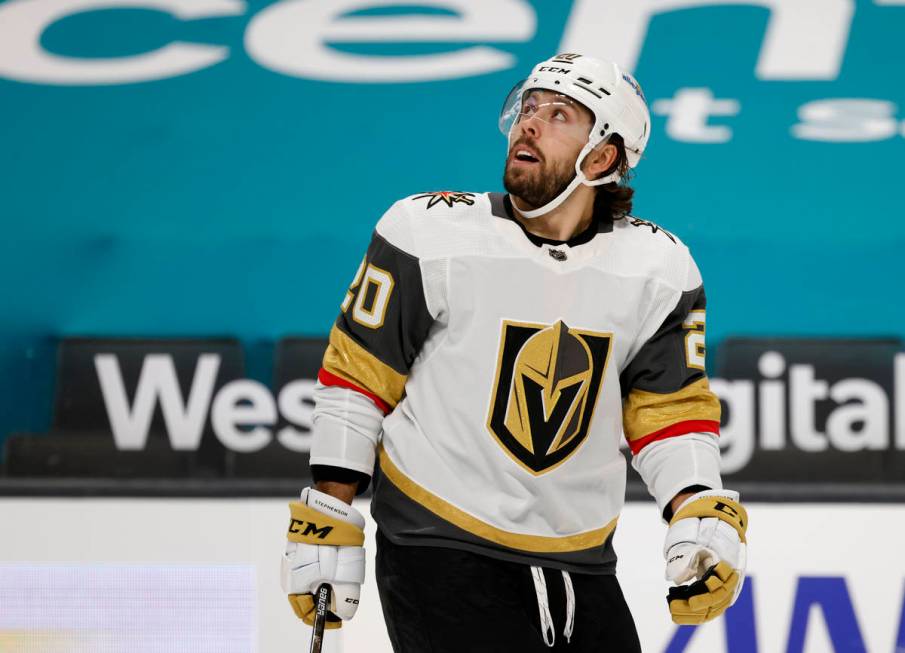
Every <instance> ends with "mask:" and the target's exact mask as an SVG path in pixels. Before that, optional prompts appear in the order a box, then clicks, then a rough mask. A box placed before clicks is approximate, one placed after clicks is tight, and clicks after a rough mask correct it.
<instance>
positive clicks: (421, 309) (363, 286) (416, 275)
mask: <svg viewBox="0 0 905 653" xmlns="http://www.w3.org/2000/svg"><path fill="white" fill-rule="evenodd" d="M364 266H365V267H364V270H365V271H364V273H363V275H362V276H363V279H362V280H361V281H360V282H359V285H358V286H357V287H356V288H355V289H354V292H355V294H356V296H355V300H354V301H351V302H349V303H348V306H346V310H344V311H343V312H342V313H340V315H339V317H338V318H337V320H336V326H337V328H338V329H340V330H341V331H343V332H344V333H345V334H346V335H348V336H349V337H351V338H352V339H353V340H355V341H356V342H357V343H358V344H359V345H361V346H363V347H364V348H365V349H366V350H367V351H368V352H369V353H371V354H372V355H373V356H375V357H376V358H377V359H378V360H380V361H381V362H383V363H385V364H386V365H388V366H390V367H391V368H393V369H394V370H395V371H396V372H398V373H400V374H403V375H407V374H408V372H409V369H410V367H411V365H412V362H413V361H414V360H415V357H416V356H417V355H418V352H419V351H420V350H421V346H422V345H423V344H424V341H425V340H426V339H427V335H428V332H429V330H430V327H431V324H433V321H434V318H433V316H432V315H431V314H430V311H429V310H428V308H427V302H426V299H425V297H424V284H423V280H422V277H421V266H420V263H419V261H418V259H417V258H416V257H415V256H413V255H412V254H409V253H408V252H405V251H403V250H402V249H400V248H398V247H396V246H395V245H393V244H392V243H391V242H389V241H388V240H386V239H385V238H384V237H383V236H381V235H380V234H379V233H377V232H376V231H375V232H374V234H373V236H372V238H371V244H370V245H369V246H368V251H367V254H366V256H365V262H364ZM368 266H372V267H373V268H375V269H376V270H379V272H380V273H385V274H387V275H389V277H390V279H391V280H392V284H391V288H390V290H389V297H388V299H387V300H386V306H385V307H381V306H379V305H378V303H379V302H378V300H379V297H380V293H381V292H384V290H383V289H382V288H381V287H380V284H379V283H378V282H376V281H369V279H373V276H372V277H369V275H368V273H367V268H368ZM360 293H365V295H364V297H359V296H358V295H359V294H360ZM381 308H382V309H383V319H382V320H381V321H380V324H379V325H376V326H373V325H369V324H367V323H366V322H364V321H362V320H359V319H358V318H357V317H356V311H364V312H366V313H368V314H369V315H370V314H373V313H374V311H377V310H380V309H381Z"/></svg>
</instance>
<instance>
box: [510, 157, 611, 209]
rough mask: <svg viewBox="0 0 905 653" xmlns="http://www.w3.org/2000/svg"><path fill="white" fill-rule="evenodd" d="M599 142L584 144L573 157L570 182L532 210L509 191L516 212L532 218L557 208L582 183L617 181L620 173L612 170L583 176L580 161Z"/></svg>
mask: <svg viewBox="0 0 905 653" xmlns="http://www.w3.org/2000/svg"><path fill="white" fill-rule="evenodd" d="M607 140H609V139H607ZM599 144H600V143H593V144H592V143H588V144H587V145H585V146H584V148H583V149H582V150H581V152H579V153H578V157H577V158H576V159H575V177H574V178H573V179H572V181H571V182H569V185H568V186H566V187H565V188H564V189H563V191H562V192H561V193H560V194H559V195H557V196H556V197H554V198H553V199H552V200H550V201H549V202H547V203H546V204H544V205H543V206H540V207H538V208H536V209H534V210H532V211H526V210H525V209H523V208H522V207H520V206H519V205H518V204H517V203H516V201H515V196H513V195H512V193H510V194H509V195H510V199H511V200H512V205H513V206H514V207H515V208H517V209H518V212H519V213H520V214H521V215H522V217H525V218H528V219H529V220H533V219H534V218H539V217H541V216H542V215H546V214H547V213H550V211H552V210H554V209H556V208H558V207H559V205H561V204H562V203H563V202H565V201H566V200H567V199H568V198H569V196H570V195H571V194H572V193H574V192H575V189H576V188H578V187H579V186H580V185H581V184H584V185H585V186H602V185H603V184H608V183H610V182H612V181H619V178H620V175H619V173H618V172H612V173H610V174H608V175H607V176H606V177H602V178H601V179H594V180H589V179H588V178H587V177H585V176H584V172H582V170H581V162H582V161H584V159H585V157H586V156H587V155H588V154H589V153H590V151H591V150H592V149H594V148H595V147H597V145H599Z"/></svg>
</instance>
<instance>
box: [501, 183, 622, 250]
mask: <svg viewBox="0 0 905 653" xmlns="http://www.w3.org/2000/svg"><path fill="white" fill-rule="evenodd" d="M487 196H488V198H489V199H490V212H491V213H492V214H493V215H494V216H496V217H498V218H502V219H504V220H511V221H512V222H514V223H515V224H517V225H518V226H519V228H520V229H521V230H522V233H523V234H525V237H526V238H527V239H528V240H530V241H531V242H532V243H533V244H534V245H536V246H537V247H542V246H544V245H553V246H562V245H565V246H567V247H577V246H578V245H584V244H585V243H589V242H591V240H593V239H594V236H596V235H597V234H601V233H609V232H611V231H612V230H613V221H612V220H611V219H610V218H609V217H605V218H604V217H602V216H599V215H594V218H593V219H592V220H591V224H590V225H589V226H588V228H587V229H585V230H584V231H582V232H581V233H579V234H577V235H575V236H573V237H572V238H570V239H569V240H553V239H551V238H543V237H542V236H538V235H536V234H533V233H531V232H530V231H528V230H527V229H525V226H524V225H523V224H522V223H521V222H519V221H518V220H516V219H515V214H514V212H513V209H512V200H511V199H510V198H509V194H508V193H487Z"/></svg>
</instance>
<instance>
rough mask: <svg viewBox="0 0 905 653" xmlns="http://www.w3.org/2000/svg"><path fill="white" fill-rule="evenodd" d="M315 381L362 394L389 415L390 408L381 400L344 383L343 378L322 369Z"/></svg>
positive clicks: (355, 386)
mask: <svg viewBox="0 0 905 653" xmlns="http://www.w3.org/2000/svg"><path fill="white" fill-rule="evenodd" d="M317 380H318V381H320V382H321V383H323V384H324V385H327V386H338V387H340V388H348V389H349V390H355V392H358V393H360V394H363V395H364V396H365V397H367V398H368V399H370V400H371V401H373V402H374V404H375V405H376V406H377V407H378V408H379V409H380V410H381V411H383V414H384V415H389V414H390V411H391V410H392V408H390V405H389V404H388V403H387V402H385V401H384V400H383V399H381V398H380V397H378V396H377V395H375V394H374V393H373V392H368V391H367V390H365V389H364V388H361V387H359V386H357V385H355V384H354V383H350V382H349V381H346V380H345V379H344V378H342V377H339V376H336V375H335V374H331V373H330V372H328V371H327V370H325V369H324V368H323V367H322V368H321V369H320V371H318V373H317Z"/></svg>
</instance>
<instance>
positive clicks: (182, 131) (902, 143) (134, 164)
mask: <svg viewBox="0 0 905 653" xmlns="http://www.w3.org/2000/svg"><path fill="white" fill-rule="evenodd" d="M222 1H223V2H227V0H222ZM639 1H640V0H639ZM229 3H231V5H232V9H231V14H230V15H220V16H210V17H204V16H201V17H198V18H186V17H185V16H177V15H174V14H173V12H168V11H163V10H161V8H160V5H159V4H158V5H154V4H152V3H147V6H143V4H142V3H141V2H139V1H136V0H123V1H122V2H119V3H118V2H116V1H115V0H107V1H106V2H101V1H100V0H98V1H97V2H94V3H92V2H87V1H85V2H80V1H79V0H64V1H63V2H62V3H58V4H61V5H67V6H70V7H71V10H70V11H69V12H68V13H67V14H66V15H62V16H58V17H57V18H55V19H54V20H52V21H49V22H48V21H45V22H46V24H45V25H43V27H42V29H41V30H40V32H39V33H37V34H35V36H34V38H33V39H32V42H29V40H28V38H25V37H21V35H22V34H23V33H25V32H27V31H28V29H29V25H31V24H32V23H30V22H29V21H32V19H33V17H34V16H38V15H39V14H40V12H41V11H42V10H43V9H42V7H46V6H50V5H52V4H53V3H51V2H50V1H49V0H6V1H4V2H0V118H2V122H0V142H2V151H3V156H2V157H0V189H2V193H0V220H2V227H3V236H2V240H0V274H2V280H3V281H2V289H0V307H2V308H0V311H2V312H0V316H2V317H0V438H2V437H3V435H5V434H7V433H9V432H12V431H41V430H44V429H46V427H47V425H48V422H49V419H50V410H51V398H52V391H53V381H54V366H55V351H56V349H55V345H56V342H58V340H59V339H60V338H63V337H67V336H77V335H78V336H84V335H101V336H133V335H134V336H207V335H233V336H236V337H238V338H240V339H241V340H242V341H243V343H244V344H245V345H246V346H247V348H248V349H247V351H248V352H250V353H249V355H248V364H249V368H250V369H249V373H250V375H251V376H257V377H260V378H263V379H266V378H267V377H268V375H269V369H268V365H269V359H268V354H266V352H267V351H268V347H269V344H268V343H272V342H273V341H274V340H276V339H278V338H280V337H281V336H284V335H290V334H312V335H322V334H325V333H326V332H327V331H328V329H329V326H330V324H331V322H332V320H333V319H334V317H335V314H336V312H337V310H338V305H339V302H340V301H341V300H342V297H343V294H344V288H345V286H346V285H347V284H348V283H349V281H350V280H351V278H352V275H353V273H354V271H355V268H356V266H357V264H358V261H359V260H360V257H361V255H362V252H363V250H364V248H365V246H366V244H367V241H368V239H369V235H370V233H371V229H372V227H373V225H374V223H375V221H376V220H377V219H378V218H379V217H380V215H381V213H382V212H383V210H384V209H385V208H386V207H388V206H389V205H390V204H391V203H392V202H393V201H394V200H395V199H397V198H399V197H401V196H405V195H408V194H411V193H415V192H419V191H428V190H443V189H451V190H470V191H484V190H500V189H501V173H502V164H503V159H504V156H505V147H506V141H505V139H504V137H503V136H502V135H501V134H500V133H499V132H498V130H497V126H496V121H497V114H498V111H499V108H500V105H501V103H502V101H503V99H504V98H505V96H506V94H507V92H508V91H509V89H510V88H511V87H512V85H513V84H514V83H515V82H517V81H518V80H519V79H521V78H522V77H524V76H525V75H526V74H527V73H528V71H529V70H530V68H531V66H532V65H533V64H534V63H535V62H536V61H538V60H540V59H541V58H544V57H547V56H549V55H552V54H555V53H556V52H557V51H560V50H561V49H568V46H569V45H570V44H571V43H572V42H573V41H570V40H569V39H570V38H571V37H569V34H570V33H574V31H575V30H576V29H578V28H581V30H583V31H584V33H585V34H587V33H589V32H590V33H592V34H593V33H594V30H593V28H594V27H595V24H594V22H593V21H594V20H599V21H600V24H599V29H600V35H601V36H600V38H599V39H598V40H595V41H594V43H595V45H594V47H593V48H592V49H594V50H595V51H594V52H590V54H598V55H602V56H608V55H609V56H612V55H611V54H610V52H609V51H608V44H609V43H611V42H615V41H614V40H612V39H609V40H608V37H607V34H613V33H614V32H613V31H612V30H614V29H616V30H618V29H620V28H621V26H620V25H619V23H618V19H619V18H620V16H621V14H620V11H621V10H618V9H616V8H614V7H617V5H619V3H614V2H611V1H610V0H606V1H604V0H600V1H599V2H597V3H596V4H594V3H591V2H589V1H588V0H585V1H583V2H581V1H580V0H576V3H575V4H574V5H573V3H572V2H571V1H567V0H547V1H542V0H537V1H534V2H530V3H529V2H526V1H525V2H517V1H516V0H509V1H508V2H505V3H496V4H494V3H493V2H490V1H489V0H488V1H486V2H485V0H481V1H480V2H478V1H477V0H475V2H472V3H467V2H464V1H463V0H459V1H458V2H450V3H443V2H437V1H432V2H425V3H419V2H417V1H415V0H412V1H411V2H407V3H405V4H404V5H402V4H400V3H392V2H380V1H373V2H367V1H364V0H362V1H361V2H358V3H350V2H345V3H341V4H342V5H343V6H344V7H346V9H347V10H346V11H345V14H344V16H339V17H338V18H336V19H335V20H336V21H337V22H342V21H343V20H351V21H352V22H355V21H356V20H357V21H358V22H357V23H356V24H358V25H365V26H366V25H368V24H369V23H368V21H371V24H373V25H375V26H379V25H380V24H381V23H380V21H387V20H389V21H392V20H396V19H405V18H407V19H416V20H422V21H430V20H435V21H440V20H457V19H459V18H462V17H463V16H464V15H465V14H467V13H468V10H469V7H468V6H467V5H469V4H470V5H471V7H472V8H473V9H475V11H478V5H481V6H483V7H484V9H482V10H481V11H484V12H490V13H492V12H493V11H496V12H497V13H496V14H495V15H496V16H497V18H498V19H499V20H498V21H497V23H498V24H495V25H490V26H488V27H487V28H486V29H484V31H482V30H481V29H478V28H475V32H474V37H473V38H469V37H468V36H467V35H465V36H463V35H462V34H461V33H457V35H456V36H455V38H452V37H451V40H450V42H444V41H442V40H438V38H437V37H436V36H431V37H429V38H428V37H425V39H424V40H423V41H419V39H418V38H417V37H413V36H411V35H410V36H409V37H406V38H402V37H399V38H397V39H396V40H395V41H394V40H392V39H384V40H382V41H381V40H374V39H369V38H366V35H365V36H364V37H361V38H360V39H359V41H358V42H356V41H355V39H354V38H352V37H349V36H344V37H342V38H339V37H338V38H337V39H336V42H332V41H331V39H330V34H329V33H326V35H325V36H324V38H323V43H322V44H321V46H319V47H320V49H321V51H322V52H326V53H327V55H325V56H327V59H326V63H324V64H323V65H321V64H318V66H317V67H318V68H319V69H320V72H319V73H318V74H316V75H315V74H308V75H305V74H300V73H299V74H291V73H288V72H286V70H280V69H278V68H279V66H275V65H272V64H269V63H268V61H269V59H268V57H267V56H265V55H261V54H255V53H256V52H260V50H261V48H262V47H263V48H264V50H266V49H267V48H270V50H271V51H272V52H278V50H279V47H278V46H279V43H278V42H277V41H278V40H277V39H276V38H275V37H274V38H273V39H269V40H268V39H267V38H266V33H264V36H263V37H260V38H259V39H258V45H257V46H255V45H254V44H253V42H252V41H253V39H251V38H250V36H249V33H250V31H251V30H252V27H253V24H254V21H255V20H258V19H263V17H264V16H265V12H267V11H270V12H275V11H278V8H275V7H276V6H277V5H291V6H292V7H290V8H293V7H294V8H296V9H298V10H300V11H302V10H305V9H306V8H311V7H315V8H317V7H321V6H324V2H323V1H322V0H295V1H294V2H288V1H286V0H284V2H281V3H272V2H265V1H262V0H250V1H248V2H241V1H240V0H228V2H227V4H229ZM579 3H580V4H581V7H579V6H578V5H579ZM795 3H797V4H798V5H799V8H800V7H801V6H808V7H810V8H811V9H812V10H814V11H815V12H816V13H815V15H816V16H818V18H819V19H818V20H816V21H814V20H811V21H810V22H808V21H807V20H805V21H804V23H803V24H804V25H806V26H807V29H804V28H802V31H801V33H800V35H798V36H796V38H797V39H798V42H797V44H796V43H791V44H788V43H787V44H786V45H787V47H786V48H785V50H783V52H784V53H785V54H783V52H780V53H779V54H776V55H775V56H776V57H778V59H779V60H780V61H779V63H778V64H777V63H775V62H774V64H773V66H774V70H773V72H770V70H768V68H769V66H767V65H766V64H765V63H763V61H762V60H763V58H764V51H765V48H767V47H773V45H776V44H775V43H774V42H771V41H770V40H769V39H767V38H766V36H765V35H766V34H767V33H768V31H769V30H770V29H771V21H774V20H778V17H781V12H782V11H786V10H788V11H793V10H794V8H790V7H791V5H790V4H789V2H788V1H779V0H777V1H776V2H762V3H751V4H742V3H730V2H727V3H717V2H709V3H694V2H674V3H672V4H673V5H675V7H676V8H673V9H670V10H666V9H664V10H662V11H660V12H659V13H657V14H656V15H652V17H651V19H650V21H649V24H648V25H647V30H646V33H645V34H643V35H642V36H643V38H640V40H637V43H638V45H639V48H640V49H638V50H637V59H636V61H635V62H633V64H632V65H631V66H630V67H631V68H632V69H633V71H634V73H635V74H636V76H637V78H638V80H639V81H640V83H641V84H642V86H643V88H644V92H645V94H646V97H647V99H648V101H649V103H650V104H651V105H652V106H653V107H654V109H655V110H654V113H653V132H652V137H651V139H650V144H649V147H648V150H647V152H646V153H645V157H644V159H643V161H642V163H641V165H640V166H639V168H638V169H637V175H636V177H635V179H634V181H633V185H634V186H635V188H636V189H637V195H636V198H637V201H636V206H635V213H636V214H637V215H639V216H641V217H644V218H646V219H649V220H652V221H654V222H657V223H659V224H661V225H663V226H664V227H665V228H667V229H669V230H671V231H674V232H676V233H677V234H678V235H680V236H681V237H682V238H683V240H684V241H685V242H686V243H688V244H689V246H690V247H691V249H692V251H693V253H694V254H695V256H696V258H697V260H698V263H699V265H700V267H701V269H702V271H703V273H704V277H705V284H706V286H707V292H708V298H709V302H710V306H709V307H710V310H709V317H708V325H709V326H708V328H709V331H708V336H709V343H710V344H711V345H712V346H713V345H716V346H717V347H718V346H719V342H720V341H721V340H722V339H724V338H725V337H726V336H729V335H765V336H766V335H815V336H817V335H832V336H874V335H893V336H905V292H903V290H902V284H903V277H905V274H903V273H905V263H903V258H905V220H903V218H905V211H903V201H902V188H903V181H902V175H903V162H905V157H903V155H905V138H903V135H905V130H903V121H905V111H902V110H900V109H899V107H903V106H905V70H903V64H905V52H903V49H905V42H903V40H902V34H905V5H903V4H902V3H900V2H895V1H893V0H886V1H885V2H879V1H876V2H875V1H869V0H857V1H856V2H855V1H854V0H851V1H849V2H846V1H845V0H841V1H839V0H827V2H826V3H820V2H808V1H807V0H794V3H793V4H795ZM592 4H594V7H596V9H595V8H594V7H592ZM642 4H643V3H642ZM647 4H648V5H651V6H653V5H656V4H657V3H655V2H647ZM659 4H660V5H663V6H664V7H666V5H668V4H669V3H665V2H660V3H659ZM821 4H825V6H826V7H830V6H832V8H833V10H834V11H836V12H837V14H838V15H841V16H842V17H843V19H844V21H846V26H845V27H844V29H843V28H840V27H839V25H838V24H837V23H838V21H836V23H833V22H832V21H833V20H835V19H834V18H833V16H830V15H829V14H831V13H832V12H829V11H821V10H820V8H819V6H820V5H821ZM352 5H356V6H354V7H353V6H352ZM516 5H519V6H520V7H521V9H520V13H518V14H517V15H516V14H514V13H513V14H512V16H513V22H512V23H511V24H509V23H507V22H506V20H507V15H508V14H507V12H511V11H512V9H513V8H514V7H515V6H516ZM696 5H700V6H696ZM488 7H490V8H489V9H488ZM579 9H581V10H582V11H584V12H585V14H588V15H589V14H594V12H595V11H596V12H597V13H598V14H599V15H596V17H595V16H591V17H590V18H588V16H587V15H585V16H584V17H583V16H582V15H580V12H579ZM847 10H848V14H846V11H847ZM609 11H612V12H613V13H609V14H608V13H607V12H609ZM223 13H230V12H226V11H224V12H223ZM837 17H838V16H837ZM290 18H291V16H289V15H288V14H287V18H286V22H287V23H291V21H290ZM609 18H612V19H613V21H615V24H614V22H613V21H610V22H608V19H609ZM476 20H477V19H476ZM481 20H485V22H486V16H485V18H481ZM519 21H521V22H520V23H519ZM824 21H826V24H825V23H824ZM272 22H273V21H271V23H272ZM276 22H280V21H279V20H277V21H276ZM516 23H519V24H520V25H521V27H519V24H516ZM830 23H832V24H830ZM4 24H5V26H4ZM416 24H417V23H413V25H416ZM271 27H272V26H271ZM773 27H776V28H777V29H778V24H777V25H773ZM510 28H511V30H512V34H510V35H509V36H505V37H501V38H500V39H499V40H495V39H494V38H492V37H493V34H492V33H491V32H493V30H494V29H497V30H503V31H505V30H506V29H510ZM262 29H263V28H262ZM375 29H377V28H376V27H375ZM412 29H415V28H414V27H413V28H412ZM464 29H465V28H463V30H464ZM520 30H521V32H523V34H522V35H521V36H519V35H518V34H517V32H519V31H520ZM570 30H571V32H570ZM485 32H486V33H485ZM830 32H832V33H833V34H835V35H836V36H835V38H836V39H837V41H839V43H837V46H836V50H835V52H836V54H837V55H838V56H837V57H836V65H835V66H834V65H833V64H832V62H830V63H829V64H826V65H825V66H824V68H825V70H824V72H811V73H809V72H807V71H805V72H801V71H799V72H797V73H796V72H795V70H794V68H795V66H796V62H800V61H801V56H803V57H805V58H806V57H807V55H809V54H813V53H814V52H815V51H816V49H819V48H818V46H815V45H814V43H813V42H812V41H813V39H814V38H815V37H814V34H815V33H816V34H818V36H819V35H824V36H826V35H827V34H830ZM840 33H842V35H841V36H839V34H840ZM15 34H18V36H17V38H13V35H15ZM4 35H6V37H4ZM353 36H354V35H353ZM774 36H775V35H774ZM20 37H21V38H20ZM777 38H778V37H777ZM785 38H786V39H787V40H788V36H787V35H786V37H785ZM827 38H828V39H830V40H832V38H834V37H833V36H832V35H830V36H827ZM840 39H841V40H840ZM302 40H303V39H301V37H300V38H299V40H298V41H294V40H293V39H292V38H289V39H287V41H286V43H288V45H287V46H286V47H288V48H290V49H291V47H294V46H293V44H295V45H296V46H297V45H298V43H300V42H301V41H302ZM175 41H180V42H183V43H193V44H196V45H199V46H204V45H207V46H220V47H221V50H218V52H220V53H221V60H220V61H219V62H216V63H213V64H211V65H207V66H206V67H203V68H200V69H199V70H196V71H194V72H186V73H185V74H175V75H166V76H163V77H161V78H158V79H149V80H138V81H129V80H125V81H119V82H110V81H104V82H98V81H95V82H92V81H90V80H88V81H86V80H81V81H79V80H78V79H75V78H73V79H69V80H68V81H67V80H65V79H62V78H61V79H51V78H50V77H52V76H53V75H52V74H51V73H42V72H41V70H44V69H43V68H42V67H41V66H42V65H43V64H42V63H41V61H43V59H41V58H40V57H36V55H35V54H34V53H35V51H40V52H43V53H44V55H43V56H44V57H45V58H47V60H48V61H49V62H50V63H49V64H47V66H49V67H51V68H52V67H53V65H56V64H61V62H62V63H65V62H70V63H73V65H75V66H79V65H83V64H85V63H86V62H87V63H89V64H90V63H92V62H93V63H95V64H97V66H100V67H101V68H102V67H103V65H105V62H115V61H117V60H129V58H130V57H136V56H140V55H142V54H143V53H148V52H153V51H155V50H159V49H160V48H163V47H164V46H166V45H167V44H169V43H173V42H175ZM261 42H263V43H264V45H263V46H262V45H261ZM29 43H30V45H29ZM583 43H587V41H584V42H583ZM771 43H772V45H771ZM477 46H483V49H482V50H476V47H477ZM29 47H31V49H30V50H29ZM620 47H621V46H620ZM222 48H227V49H225V50H224V49H222ZM777 48H778V46H777ZM840 48H841V50H840ZM619 51H620V52H623V51H625V50H624V49H620V50H619ZM456 52H459V53H464V54H466V55H467V54H468V53H469V52H471V53H475V52H478V53H483V54H485V55H486V54H488V52H495V53H496V54H497V55H498V56H497V63H496V64H495V66H496V69H494V70H489V71H485V72H478V73H474V74H464V75H458V76H456V75H446V76H445V77H444V76H443V75H440V74H438V75H437V76H436V77H437V78H434V79H430V78H429V79H422V80H405V79H401V80H400V79H396V80H390V81H383V80H368V79H367V75H368V74H369V72H368V71H369V67H368V66H367V65H361V66H359V68H360V71H361V73H360V74H361V76H362V77H363V78H362V79H357V80H355V79H335V78H331V75H334V77H336V76H340V73H342V75H346V76H347V77H348V74H349V73H348V69H349V66H346V67H345V68H342V66H339V67H338V68H337V69H336V70H334V69H332V67H331V66H330V65H329V56H337V57H341V56H346V55H347V56H351V57H355V61H373V62H376V63H378V64H381V62H383V63H386V62H392V61H393V59H389V58H391V57H396V58H397V60H405V61H409V62H411V61H415V60H425V61H427V60H430V58H431V57H434V56H442V55H448V54H449V53H456ZM330 53H333V55H330ZM796 53H798V54H796ZM799 55H801V56H799ZM273 56H277V55H276V54H274V55H273ZM29 57H31V59H29ZM783 57H785V58H784V59H783ZM32 59H33V60H34V61H32ZM829 59H832V57H829ZM488 61H489V59H488ZM54 62H55V63H54ZM783 62H784V63H783ZM762 64H763V68H762ZM111 65H112V64H111ZM489 65H490V64H488V66H489ZM783 66H785V68H786V69H788V70H787V71H786V72H783V70H784V68H783ZM64 68H65V66H64V67H63V68H60V70H61V71H62V72H59V73H53V74H56V75H57V76H58V77H59V76H63V77H65V75H66V74H68V73H66V72H65V70H64ZM340 68H342V71H345V72H342V71H339V69H340ZM353 68H354V66H353ZM386 68H387V66H385V65H384V66H382V67H381V68H380V70H385V69H386ZM776 70H779V72H776ZM815 70H816V67H815ZM337 71H339V72H337ZM42 75H43V76H42ZM427 76H428V77H429V76H430V75H429V73H428V74H427ZM76 77H77V75H76ZM315 77H318V78H315ZM683 97H684V98H685V100H684V104H685V105H687V106H683V107H679V108H677V105H680V104H683V103H682V102H680V101H679V100H680V98H683ZM695 98H696V99H695ZM701 98H703V100H702V99H701ZM708 98H712V101H711V100H710V99H708ZM692 100H694V101H692ZM702 101H703V102H704V103H705V104H707V103H709V104H707V106H708V107H709V109H708V110H707V112H706V113H705V114H702V112H701V110H700V109H699V108H695V107H696V106H699V105H700V103H701V102H702ZM695 102H697V105H696V104H695ZM815 102H820V104H816V105H810V109H808V105H809V103H815ZM803 107H804V109H803ZM680 109H681V110H680ZM796 125H797V127H796ZM588 301H595V298H594V297H592V296H591V297H588ZM255 352H258V353H257V354H256V353H255Z"/></svg>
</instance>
